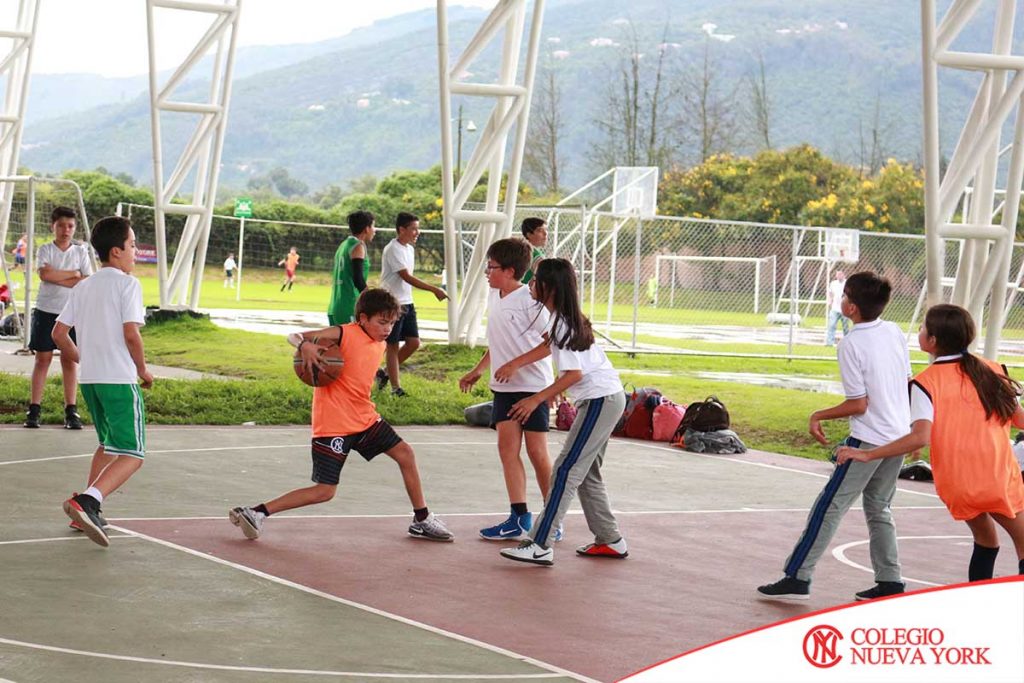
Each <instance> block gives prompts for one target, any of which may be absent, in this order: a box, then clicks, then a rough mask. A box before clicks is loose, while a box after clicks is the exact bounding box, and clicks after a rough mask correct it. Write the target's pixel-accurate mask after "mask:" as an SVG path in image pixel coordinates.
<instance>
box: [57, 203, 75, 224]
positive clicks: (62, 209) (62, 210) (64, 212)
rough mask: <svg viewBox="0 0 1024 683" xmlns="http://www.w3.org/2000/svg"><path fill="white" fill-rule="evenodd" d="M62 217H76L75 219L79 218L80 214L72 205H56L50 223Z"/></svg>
mask: <svg viewBox="0 0 1024 683" xmlns="http://www.w3.org/2000/svg"><path fill="white" fill-rule="evenodd" d="M61 218H74V219H75V220H78V214H77V213H75V210H74V209H72V208H70V207H67V206H55V207H54V208H53V211H51V212H50V225H53V224H54V223H56V222H57V221H59V220H60V219H61Z"/></svg>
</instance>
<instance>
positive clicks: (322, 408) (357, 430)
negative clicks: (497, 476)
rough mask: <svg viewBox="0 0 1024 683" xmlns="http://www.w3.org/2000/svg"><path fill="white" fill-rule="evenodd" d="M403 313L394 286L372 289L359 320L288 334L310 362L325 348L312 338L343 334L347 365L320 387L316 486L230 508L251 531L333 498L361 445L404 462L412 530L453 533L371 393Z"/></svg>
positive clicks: (367, 455) (424, 534) (369, 453)
mask: <svg viewBox="0 0 1024 683" xmlns="http://www.w3.org/2000/svg"><path fill="white" fill-rule="evenodd" d="M397 317H398V302H396V301H395V298H394V297H393V296H391V294H390V293H388V292H386V291H385V290H383V289H368V290H366V291H365V292H363V293H362V295H361V296H360V297H359V301H357V302H356V321H357V322H354V323H348V324H345V325H338V326H335V327H328V328H324V329H321V330H309V331H308V332H303V333H301V334H297V333H296V334H291V335H288V341H289V343H291V344H292V345H293V346H296V347H297V348H298V349H299V352H300V353H301V354H302V361H303V363H305V364H306V366H307V369H308V368H309V367H310V366H312V365H314V364H315V365H318V366H321V364H322V363H323V359H322V357H321V353H322V350H321V347H320V346H319V345H318V344H317V343H316V342H314V341H312V340H313V339H317V338H326V339H337V340H338V345H339V346H341V357H342V359H343V360H344V363H345V364H344V367H343V368H342V370H341V374H340V375H339V376H338V379H336V380H334V381H333V382H332V383H330V384H328V385H326V386H322V387H315V388H314V389H313V416H312V417H313V419H312V422H313V440H312V456H313V477H312V479H313V485H312V486H307V487H305V488H301V489H294V490H292V491H289V492H288V493H285V494H284V495H282V496H278V497H277V498H275V499H273V500H270V501H267V502H266V503H261V504H259V505H255V506H253V507H236V508H233V509H232V510H230V511H229V512H228V518H229V519H230V520H231V523H232V524H234V525H235V526H237V527H239V528H241V530H242V533H243V534H245V537H246V538H249V539H256V538H259V536H260V532H261V531H262V528H263V522H264V520H265V519H266V518H267V517H269V516H270V515H272V514H276V513H278V512H284V511H285V510H292V509H294V508H299V507H305V506H307V505H315V504H316V503H326V502H327V501H329V500H331V499H332V498H334V494H335V492H336V491H337V490H338V482H339V481H340V480H341V468H342V467H343V466H344V465H345V460H346V459H347V458H348V454H349V453H350V452H351V451H352V449H355V450H357V451H359V454H360V455H361V456H363V458H364V459H366V460H372V459H373V458H374V457H376V456H377V455H379V454H381V453H386V454H387V455H388V456H389V457H390V458H391V459H392V460H394V461H395V462H396V463H398V467H399V469H400V470H401V472H402V480H403V481H404V482H405V491H406V493H407V494H408V495H409V501H410V502H411V503H412V507H413V521H412V524H411V525H410V526H409V535H410V536H412V537H413V538H422V539H425V540H428V541H452V540H454V538H455V537H454V536H453V535H452V532H451V531H449V530H448V527H446V526H445V525H444V522H442V521H441V520H440V519H438V518H437V517H435V516H434V514H433V513H431V512H430V511H429V510H428V509H427V503H426V499H425V498H424V497H423V487H422V485H421V484H420V473H419V469H418V468H417V467H416V454H415V453H414V452H413V450H412V447H411V446H410V445H409V444H408V443H406V442H405V441H403V440H402V437H400V436H398V434H396V433H395V430H394V429H392V428H391V425H390V424H388V422H387V420H385V419H384V418H383V417H381V416H380V415H379V414H378V413H377V409H376V406H375V405H374V404H373V401H371V400H370V389H371V387H372V386H373V376H374V373H375V372H376V370H377V367H378V366H379V365H380V361H381V358H383V356H384V340H385V339H387V337H388V334H389V333H390V332H391V328H392V326H393V325H394V324H395V322H394V321H395V318H397Z"/></svg>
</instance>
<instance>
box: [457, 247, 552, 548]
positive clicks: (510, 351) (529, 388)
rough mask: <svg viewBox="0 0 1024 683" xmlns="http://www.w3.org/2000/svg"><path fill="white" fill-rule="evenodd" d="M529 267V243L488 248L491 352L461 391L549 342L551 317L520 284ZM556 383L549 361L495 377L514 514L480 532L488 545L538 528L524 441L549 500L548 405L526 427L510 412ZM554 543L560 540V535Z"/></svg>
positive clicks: (496, 422)
mask: <svg viewBox="0 0 1024 683" xmlns="http://www.w3.org/2000/svg"><path fill="white" fill-rule="evenodd" d="M529 266H530V245H529V244H528V243H527V242H525V241H523V240H521V239H515V238H508V239H502V240H498V241H497V242H495V243H494V244H492V245H491V246H490V247H489V248H488V249H487V265H486V270H487V283H488V284H489V285H490V287H491V289H490V292H489V294H488V299H487V351H486V352H485V353H484V355H483V357H482V358H481V359H480V362H478V363H477V364H476V366H475V367H474V368H473V369H472V370H470V371H469V372H467V373H466V374H465V375H464V376H463V377H462V379H460V380H459V388H460V389H462V391H464V392H468V391H469V390H470V389H472V388H473V385H474V384H476V382H477V380H479V379H480V377H481V376H482V375H483V372H484V370H486V369H487V368H488V367H492V368H495V369H497V368H500V367H502V366H503V365H505V364H506V363H508V362H509V361H511V360H513V359H515V358H518V357H519V356H522V355H523V354H525V353H527V352H529V351H531V350H533V349H534V348H535V347H537V346H539V345H541V344H543V343H544V331H545V330H546V329H547V327H548V321H549V318H550V316H549V314H548V311H547V309H546V308H544V306H543V305H541V304H540V303H539V302H537V301H534V300H533V297H531V296H530V288H529V287H527V286H526V285H524V284H522V283H521V282H520V280H522V278H523V274H524V273H525V272H526V270H527V268H529ZM551 379H552V369H551V358H550V357H546V358H542V359H540V360H538V361H536V362H533V363H528V364H526V365H524V366H522V367H521V368H519V369H518V370H517V371H516V372H515V373H514V374H512V376H511V377H509V378H508V379H507V381H504V382H499V381H498V380H497V379H496V378H495V377H494V376H493V374H492V376H491V381H490V385H489V386H490V388H491V391H492V392H493V393H494V401H493V409H492V412H491V427H493V428H494V429H495V430H496V431H497V433H498V456H499V457H500V458H501V467H502V470H503V472H504V475H505V488H506V489H507V490H508V498H509V503H510V504H511V506H512V511H511V513H510V514H509V517H508V519H506V520H505V521H503V522H501V523H500V524H497V525H495V526H491V527H487V528H485V529H481V530H480V536H481V538H484V539H486V540H488V541H521V540H523V539H524V538H526V537H527V533H528V532H529V531H530V528H531V527H532V525H533V515H532V514H531V513H530V512H529V507H528V505H527V502H526V469H525V468H524V467H523V461H522V459H521V458H520V455H519V454H520V448H521V447H522V443H523V441H524V437H525V441H526V454H527V456H529V458H530V462H531V464H532V465H533V471H534V474H535V475H536V477H537V484H538V486H539V487H540V492H541V496H542V497H543V499H544V500H547V497H548V490H549V489H550V487H551V459H550V457H549V455H548V443H547V432H548V429H549V425H550V421H551V416H550V409H549V407H548V404H547V402H544V403H542V404H540V405H538V406H537V408H536V410H534V411H533V412H532V413H531V414H530V416H529V417H528V418H527V419H526V420H525V421H524V422H523V423H522V424H520V422H519V421H518V420H514V419H512V418H511V416H510V415H509V410H510V409H511V408H512V406H513V405H515V403H516V402H517V401H519V400H521V399H523V398H526V397H528V396H532V395H533V394H535V393H537V392H538V391H541V390H542V389H544V388H545V387H547V386H548V384H550V383H551ZM554 540H561V533H560V531H559V532H556V538H555V539H554Z"/></svg>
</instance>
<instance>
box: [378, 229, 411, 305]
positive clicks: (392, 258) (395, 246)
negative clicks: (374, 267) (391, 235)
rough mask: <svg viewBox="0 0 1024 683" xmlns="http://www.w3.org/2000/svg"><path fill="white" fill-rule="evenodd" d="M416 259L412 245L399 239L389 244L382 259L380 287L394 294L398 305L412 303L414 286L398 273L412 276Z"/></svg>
mask: <svg viewBox="0 0 1024 683" xmlns="http://www.w3.org/2000/svg"><path fill="white" fill-rule="evenodd" d="M415 258H416V257H415V250H414V249H413V246H412V244H402V243H401V242H399V241H398V239H393V240H391V241H390V242H388V245H387V246H386V247H384V252H383V253H382V254H381V257H380V286H381V287H383V288H384V289H386V290H388V291H389V292H391V293H392V294H394V295H395V298H396V299H398V303H400V304H403V305H404V304H411V303H412V285H410V284H409V283H408V282H406V281H405V280H403V279H402V278H401V276H400V275H399V274H398V272H399V271H401V270H404V271H406V272H407V273H409V275H412V269H413V264H414V262H415Z"/></svg>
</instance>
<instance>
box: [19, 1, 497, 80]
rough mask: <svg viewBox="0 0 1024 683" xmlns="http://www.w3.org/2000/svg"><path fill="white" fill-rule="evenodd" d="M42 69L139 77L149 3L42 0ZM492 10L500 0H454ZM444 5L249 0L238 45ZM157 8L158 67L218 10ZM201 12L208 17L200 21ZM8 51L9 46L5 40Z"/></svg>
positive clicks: (308, 37) (336, 29) (297, 37)
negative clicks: (193, 11)
mask: <svg viewBox="0 0 1024 683" xmlns="http://www.w3.org/2000/svg"><path fill="white" fill-rule="evenodd" d="M39 4H40V13H39V26H38V34H37V43H36V47H35V53H34V54H33V57H32V71H33V72H34V73H97V74H102V75H104V76H132V75H136V74H142V73H146V72H147V70H148V68H149V67H148V59H149V57H148V52H147V49H148V48H147V42H146V40H147V39H146V2H145V0H41V2H40V3H39ZM449 4H450V5H473V6H477V7H486V8H490V7H493V6H494V5H495V0H450V2H449ZM16 6H17V2H15V1H14V0H0V21H2V22H3V23H2V24H0V28H4V29H7V28H12V29H13V28H14V25H15V20H14V18H13V17H14V11H15V10H16ZM428 7H429V8H433V7H436V2H435V1H434V0H375V1H374V0H242V17H241V20H240V21H241V23H240V28H239V35H238V44H239V45H240V46H241V45H280V44H286V43H311V42H316V41H319V40H325V39H327V38H336V37H338V36H342V35H345V34H346V33H348V32H349V31H351V30H352V29H354V28H357V27H359V26H366V25H367V24H370V23H372V22H374V21H375V20H377V19H382V18H384V17H389V16H394V15H396V14H402V13H405V12H409V11H412V10H417V9H424V8H428ZM192 14H193V13H191V12H184V11H182V10H166V9H162V10H157V13H156V15H155V16H156V17H157V22H158V27H159V28H158V31H157V41H156V42H157V59H158V67H160V68H167V67H174V66H177V65H178V64H179V63H180V60H181V58H182V57H184V56H185V55H186V54H188V52H189V50H190V49H191V48H192V46H193V45H194V44H195V41H196V40H197V39H198V38H199V37H200V36H201V35H202V34H203V32H204V29H205V27H206V26H208V25H209V22H210V19H209V18H208V17H209V16H211V15H200V14H196V15H195V16H194V17H191V18H189V17H190V16H191V15H192ZM200 17H203V19H202V21H200V19H199V18H200ZM0 50H3V52H4V53H6V50H7V46H6V45H0Z"/></svg>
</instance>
